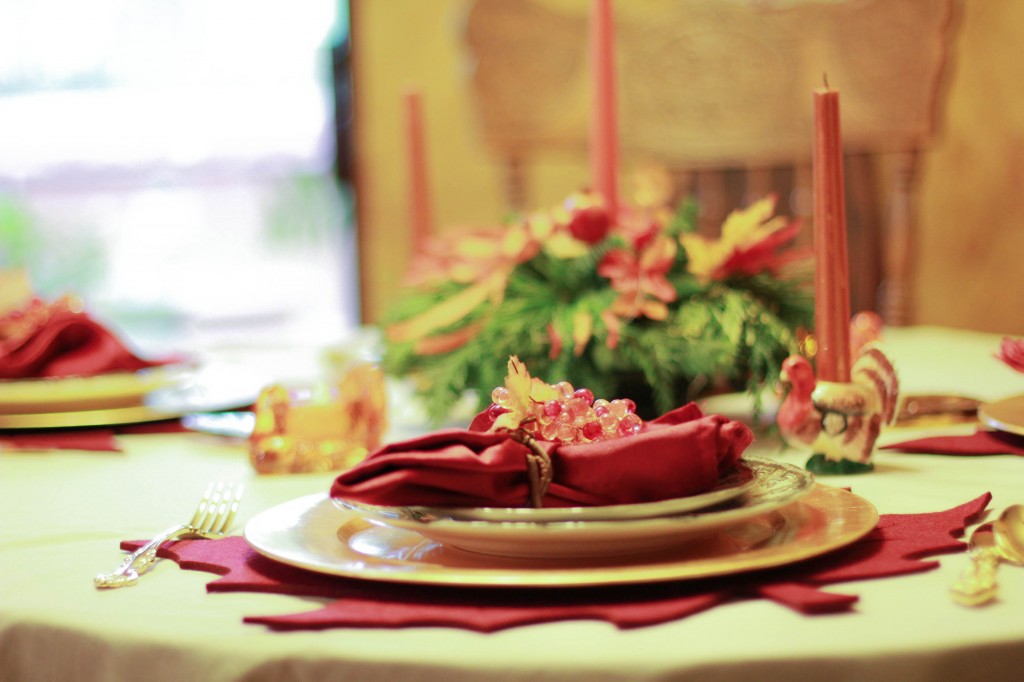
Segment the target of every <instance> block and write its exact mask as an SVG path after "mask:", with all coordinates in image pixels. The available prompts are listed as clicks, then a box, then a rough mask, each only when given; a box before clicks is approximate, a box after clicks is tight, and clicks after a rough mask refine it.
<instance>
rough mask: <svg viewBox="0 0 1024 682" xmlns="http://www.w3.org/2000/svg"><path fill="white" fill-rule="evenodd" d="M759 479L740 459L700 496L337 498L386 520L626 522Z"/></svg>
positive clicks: (706, 501) (711, 498)
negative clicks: (432, 500)
mask: <svg viewBox="0 0 1024 682" xmlns="http://www.w3.org/2000/svg"><path fill="white" fill-rule="evenodd" d="M755 482H756V475H755V472H754V468H753V467H752V466H751V465H750V464H749V463H748V462H747V461H746V460H744V461H741V462H740V463H739V464H738V465H737V466H736V468H735V469H733V471H731V472H729V473H728V474H726V475H725V476H723V477H722V478H721V480H719V482H718V484H717V485H716V486H715V487H714V488H712V489H711V490H709V491H707V492H704V493H700V494H697V495H689V496H687V497H677V498H674V499H671V500H659V501H657V502H643V503H639V504H608V505H601V506H594V507H547V508H542V509H534V508H533V507H423V506H412V507H380V506H374V505H368V504H360V503H358V502H353V501H351V500H345V499H342V498H338V499H336V500H335V502H337V503H338V504H339V505H341V506H343V507H346V508H349V509H354V510H356V511H359V512H362V513H365V514H368V515H372V516H376V517H378V518H381V519H383V520H385V521H390V520H392V519H407V520H413V521H418V522H420V523H426V522H435V521H439V520H442V519H452V520H455V521H490V522H492V523H495V522H496V523H504V522H516V523H518V522H521V521H527V522H532V523H553V522H559V521H623V520H627V519H651V518H657V517H660V516H673V515H676V514H684V513H686V512H691V511H697V510H698V509H707V508H708V507H713V506H715V505H719V504H722V503H724V502H728V501H729V500H733V499H735V498H737V497H739V496H740V495H742V494H744V493H745V492H747V491H748V490H750V489H751V487H753V486H754V484H755Z"/></svg>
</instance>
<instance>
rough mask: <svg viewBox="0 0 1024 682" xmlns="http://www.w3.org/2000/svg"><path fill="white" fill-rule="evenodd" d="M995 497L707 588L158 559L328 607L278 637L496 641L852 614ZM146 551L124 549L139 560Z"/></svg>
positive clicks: (212, 588) (220, 586)
mask: <svg viewBox="0 0 1024 682" xmlns="http://www.w3.org/2000/svg"><path fill="white" fill-rule="evenodd" d="M990 499H991V495H990V494H988V493H986V494H984V495H982V496H980V497H978V498H976V499H974V500H972V501H970V502H967V503H964V504H962V505H959V506H957V507H954V508H952V509H949V510H947V511H942V512H933V513H925V514H883V515H882V517H881V519H879V522H878V526H877V527H876V528H875V530H873V531H871V532H870V533H869V534H868V535H866V536H865V537H863V538H861V539H860V540H858V541H857V542H855V543H853V544H852V545H849V546H848V547H845V548H843V549H840V550H837V551H835V552H830V553H828V554H825V555H823V556H820V557H817V558H815V559H810V560H808V561H801V562H799V563H796V564H791V565H789V566H783V567H781V568H777V569H772V570H765V571H755V572H751V573H744V574H738V575H731V576H725V577H721V578H711V579H704V580H691V581H685V580H684V581H674V582H666V583H654V584H640V585H618V586H612V587H585V588H579V587H577V588H560V589H557V590H552V589H534V588H498V587H488V588H466V587H450V586H430V585H413V584H395V583H385V582H376V581H365V580H355V579H350V578H342V577H336V576H330V575H322V574H319V573H312V572H309V571H305V570H302V569H299V568H293V567H291V566H287V565H285V564H281V563H278V562H276V561H273V560H271V559H268V558H266V557H264V556H261V555H259V554H257V553H256V552H255V551H254V550H252V549H251V548H250V547H249V545H248V544H246V542H245V540H244V539H243V538H241V537H237V536H236V537H228V538H223V539H220V540H181V541H179V542H175V543H173V544H165V545H164V546H163V547H161V548H160V550H159V551H158V552H157V556H159V557H162V558H165V559H172V560H173V561H175V562H177V563H178V564H179V565H180V566H181V568H183V569H188V570H198V571H207V572H210V573H216V574H218V575H220V576H221V577H220V578H218V579H216V580H214V581H212V582H210V583H209V584H208V585H207V586H206V590H207V592H264V593H272V594H287V595H297V596H306V597H323V598H327V599H329V600H330V601H328V602H327V603H326V604H324V605H323V606H322V607H320V608H319V609H314V610H312V611H303V612H299V613H294V614H274V615H267V616H248V617H246V618H245V619H244V620H245V622H247V623H257V624H263V625H265V626H267V627H269V628H271V629H273V630H321V629H325V628H335V627H376V628H397V627H416V626H424V627H427V626H443V627H454V628H464V629H467V630H475V631H477V632H494V631H497V630H502V629H505V628H510V627H516V626H520V625H529V624H532V623H544V622H553V621H561V620H579V619H588V620H603V621H605V622H608V623H612V624H614V625H615V626H617V627H619V628H635V627H642V626H647V625H655V624H658V623H664V622H668V621H672V620H677V619H680V618H684V617H686V616H690V615H693V614H696V613H699V612H701V611H705V610H707V609H710V608H713V607H715V606H718V605H720V604H726V603H729V602H734V601H739V600H742V599H751V598H761V599H770V600H771V601H774V602H775V603H777V604H781V605H783V606H786V607H789V608H791V609H793V610H795V611H797V612H799V613H802V614H806V615H816V614H823V613H837V612H845V611H850V610H852V608H853V605H854V604H856V602H857V600H858V597H857V596H856V595H851V594H840V593H834V592H826V591H824V590H822V589H821V587H822V586H823V585H830V584H834V583H839V582H848V581H855V580H868V579H874V578H884V577H890V576H898V575H907V574H911V573H919V572H922V571H928V570H931V569H934V568H937V567H938V565H939V564H938V562H937V561H932V560H925V559H924V557H926V556H933V555H936V554H942V553H951V552H960V551H963V550H964V549H965V547H966V545H965V544H964V543H963V542H961V541H959V540H956V539H955V537H958V536H960V535H962V534H963V531H964V526H965V525H966V523H967V521H968V520H970V519H973V518H975V517H977V516H978V515H979V514H981V513H982V511H984V509H985V507H986V506H987V505H988V503H989V501H990ZM144 542H145V541H143V540H139V541H131V542H123V543H121V548H122V549H124V550H126V551H133V550H135V549H137V548H138V547H140V546H142V544H143V543H144Z"/></svg>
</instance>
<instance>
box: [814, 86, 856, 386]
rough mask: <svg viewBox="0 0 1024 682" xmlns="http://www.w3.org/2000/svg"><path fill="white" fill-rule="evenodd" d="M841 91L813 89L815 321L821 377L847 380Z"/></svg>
mask: <svg viewBox="0 0 1024 682" xmlns="http://www.w3.org/2000/svg"><path fill="white" fill-rule="evenodd" d="M846 251H847V246H846V200H845V194H844V189H843V143H842V137H841V135H840V127H839V93H838V92H837V91H835V90H831V89H829V87H828V83H827V82H826V84H825V88H824V89H821V90H818V91H816V92H815V93H814V260H815V275H814V325H815V336H816V337H817V340H818V353H817V356H816V357H817V359H816V362H815V365H816V368H817V372H816V373H817V378H818V379H819V380H821V381H838V382H849V381H850V275H849V264H848V261H847V255H846Z"/></svg>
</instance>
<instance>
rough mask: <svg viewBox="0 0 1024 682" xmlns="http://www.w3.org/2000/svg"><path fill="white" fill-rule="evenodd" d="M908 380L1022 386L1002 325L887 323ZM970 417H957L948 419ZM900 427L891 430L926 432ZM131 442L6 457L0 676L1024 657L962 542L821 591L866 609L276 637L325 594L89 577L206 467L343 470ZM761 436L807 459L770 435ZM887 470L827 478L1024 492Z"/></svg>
mask: <svg viewBox="0 0 1024 682" xmlns="http://www.w3.org/2000/svg"><path fill="white" fill-rule="evenodd" d="M887 341H888V346H889V349H890V353H891V354H892V356H893V357H894V358H895V360H896V362H897V365H898V367H899V369H900V373H901V377H902V380H903V383H904V385H905V386H906V388H907V389H908V390H909V391H916V392H922V391H959V392H964V393H967V394H970V395H974V396H977V397H980V398H983V399H998V398H1000V397H1004V396H1008V395H1013V394H1016V393H1022V392H1024V375H1021V374H1016V373H1014V372H1012V371H1010V370H1008V369H1007V368H1005V367H1004V366H1003V365H1001V364H1000V363H999V362H998V361H996V360H995V359H993V357H992V353H993V351H994V349H995V348H996V346H997V344H998V341H999V337H998V336H995V335H988V334H977V333H972V332H962V331H954V330H948V329H936V328H910V329H900V330H891V331H890V332H889V335H888V339H887ZM965 429H966V430H969V427H963V426H959V427H950V428H949V429H948V430H949V432H950V433H955V432H963V431H965ZM918 434H919V432H917V431H913V432H912V431H900V432H890V433H888V434H886V435H885V436H884V437H883V442H886V441H892V440H893V439H897V438H898V439H903V438H907V437H910V436H914V435H918ZM121 442H122V444H123V446H124V452H123V453H116V454H115V453H95V452H78V451H63V452H58V451H47V452H0V680H5V681H6V680H131V681H132V682H134V681H135V680H137V679H139V678H140V677H144V678H145V679H147V680H148V681H150V682H156V681H159V680H291V679H301V680H318V681H319V680H332V679H339V680H340V679H346V680H362V681H369V680H403V679H407V680H439V681H441V680H444V681H445V682H457V681H459V680H483V679H486V680H531V681H533V680H570V679H571V680H591V681H598V680H667V679H672V680H691V679H692V680H708V679H715V680H741V679H757V678H763V679H771V680H780V679H808V680H810V679H814V680H817V679H826V678H827V679H829V680H831V681H832V682H838V681H840V680H863V679H891V680H946V679H948V680H959V679H977V680H1004V679H1005V680H1010V679H1020V675H1021V674H1022V673H1021V671H1024V615H1022V614H1024V568H1020V567H1007V566H1004V567H1003V569H1002V570H1001V573H1000V578H1001V580H1000V582H1001V584H1002V598H1001V600H1000V601H999V602H998V603H995V604H992V605H990V606H988V607H985V608H978V609H967V608H963V607H960V606H957V605H955V604H953V603H952V602H951V601H950V599H949V598H948V596H947V595H948V588H949V585H950V584H951V583H952V582H953V581H954V580H955V578H956V577H957V575H958V574H959V573H960V571H961V570H962V569H963V568H964V566H965V565H966V562H967V559H966V556H965V555H962V554H957V555H946V556H943V557H941V567H940V568H939V569H937V570H933V571H929V572H926V573H922V574H917V575H910V576H903V577H897V578H890V579H882V580H875V581H863V582H856V583H844V584H841V585H836V586H832V587H826V588H825V589H830V590H837V591H842V592H846V593H854V594H858V595H860V602H859V603H858V605H857V607H856V610H855V612H853V613H848V614H843V615H830V616H814V617H809V616H804V615H799V614H797V613H794V612H792V611H790V610H788V609H786V608H784V607H782V606H779V605H777V604H774V603H771V602H768V601H764V600H752V601H748V602H737V603H732V604H729V605H726V606H722V607H718V608H714V609H712V610H710V611H707V612H704V613H700V614H697V615H695V616H692V617H689V618H685V619H683V620H679V621H676V622H672V623H668V624H664V625H658V626H653V627H644V628H639V629H636V630H628V631H620V630H617V629H616V628H615V627H613V626H611V625H609V624H606V623H601V622H589V621H577V622H559V623H551V624H545V625H533V626H528V627H520V628H514V629H510V630H506V631H502V632H497V633H493V634H478V633H474V632H467V631H463V630H456V629H447V628H426V627H420V628H409V629H401V630H386V629H380V630H377V629H366V630H364V629H359V630H357V629H335V630H327V631H319V632H292V633H274V632H270V631H268V630H265V629H264V628H263V627H261V626H256V625H245V624H243V623H242V622H241V621H242V617H243V616H245V615H250V614H271V613H291V612H295V611H299V610H302V609H303V608H304V607H305V606H308V607H309V608H313V607H314V606H315V605H316V604H315V600H309V599H303V598H299V597H290V596H280V595H264V594H253V593H233V594H207V593H206V592H205V590H204V585H205V583H206V582H207V581H208V580H209V579H210V576H209V575H208V574H204V573H200V572H193V571H182V570H179V569H178V567H177V566H175V565H174V564H173V563H171V562H168V561H163V562H160V563H159V564H158V565H157V566H156V568H155V569H154V570H153V571H152V572H151V573H150V574H149V575H147V576H145V578H144V579H143V580H142V581H141V583H140V584H138V585H137V586H135V587H132V588H129V589H121V590H115V591H106V592H99V591H96V590H95V589H93V587H92V576H93V574H95V573H97V572H99V571H103V570H109V569H111V568H113V567H114V566H115V565H116V564H117V563H118V562H119V558H120V555H119V552H118V550H117V545H118V542H119V541H120V540H122V539H125V538H144V537H149V536H151V535H153V534H154V533H155V532H157V531H159V530H161V529H163V528H164V527H166V526H168V525H170V524H172V523H174V522H177V521H179V520H181V519H182V518H183V517H186V516H188V515H189V514H190V510H191V508H192V506H193V505H194V501H195V498H196V497H197V495H198V493H199V492H200V491H201V489H202V487H203V485H204V483H205V482H206V481H208V480H215V479H224V480H241V481H245V482H246V484H247V487H248V489H247V492H246V496H245V499H244V501H243V503H242V508H241V512H240V521H241V522H242V523H244V521H245V520H246V519H248V518H250V517H252V516H253V515H255V514H257V513H259V512H260V511H262V510H265V509H268V508H270V507H272V506H274V505H277V504H279V503H281V502H285V501H287V500H290V499H293V498H295V497H299V496H302V495H306V494H308V493H312V492H319V491H325V490H326V489H327V487H328V485H329V483H330V480H331V476H329V475H297V476H280V477H261V476H257V475H256V474H255V473H254V472H253V471H252V470H251V468H250V467H249V464H248V461H247V459H246V454H245V451H244V450H243V449H242V448H240V447H238V446H232V445H229V444H226V443H225V442H224V441H221V440H218V439H215V438H212V437H209V436H204V435H200V434H182V435H179V434H164V435H135V436H123V437H121ZM752 451H755V452H759V453H767V454H769V455H771V456H776V457H778V458H780V459H782V460H785V461H791V462H794V463H802V462H803V461H804V459H805V456H804V455H800V454H796V453H792V452H779V451H778V446H777V445H776V444H774V443H772V442H771V441H767V440H766V441H763V442H758V443H756V444H755V445H754V447H753V448H752ZM876 462H877V470H876V471H875V472H873V473H871V474H868V475H863V476H850V477H833V478H830V479H829V480H828V483H830V484H833V485H841V486H851V487H852V489H853V490H854V492H856V493H858V494H860V495H862V496H864V497H866V498H867V499H869V500H870V501H871V502H873V503H874V504H875V505H876V506H877V507H878V509H879V511H880V512H881V513H902V512H928V511H937V510H940V509H947V508H949V507H952V506H954V505H957V504H960V503H962V502H966V501H968V500H970V499H973V498H974V497H976V496H978V495H980V494H982V493H985V492H991V493H992V494H993V501H992V507H993V508H995V509H999V508H1001V507H1003V506H1005V505H1007V504H1010V503H1012V502H1024V459H1022V458H1020V457H1015V456H992V457H983V458H965V457H959V458H958V457H942V456H931V455H903V454H895V453H890V452H881V453H879V454H878V455H877V457H876Z"/></svg>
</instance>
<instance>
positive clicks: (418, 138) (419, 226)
mask: <svg viewBox="0 0 1024 682" xmlns="http://www.w3.org/2000/svg"><path fill="white" fill-rule="evenodd" d="M404 101H405V128H406V147H407V148H406V163H407V164H408V172H407V176H408V177H407V181H408V183H409V186H408V191H409V200H408V203H409V207H408V208H409V225H410V228H411V230H412V245H413V248H414V249H421V248H423V246H424V244H425V243H426V241H427V240H428V239H429V238H430V235H431V232H432V230H433V227H432V224H431V215H430V182H429V180H428V176H427V149H426V142H425V141H424V132H423V98H422V97H421V96H420V93H419V92H416V91H410V92H407V93H405V98H404Z"/></svg>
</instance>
